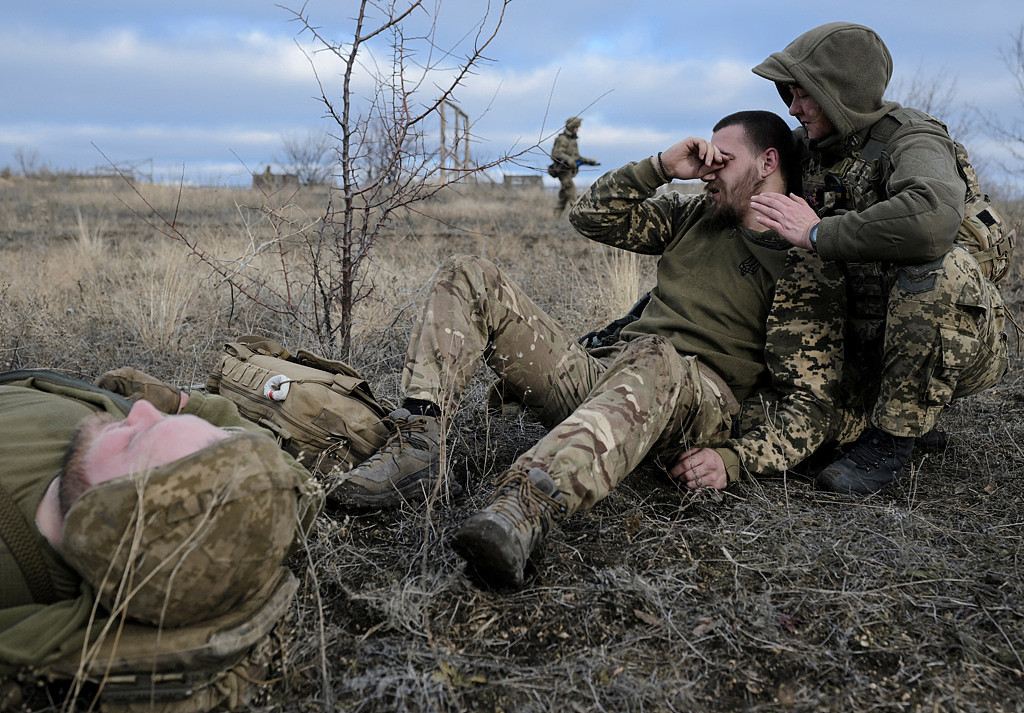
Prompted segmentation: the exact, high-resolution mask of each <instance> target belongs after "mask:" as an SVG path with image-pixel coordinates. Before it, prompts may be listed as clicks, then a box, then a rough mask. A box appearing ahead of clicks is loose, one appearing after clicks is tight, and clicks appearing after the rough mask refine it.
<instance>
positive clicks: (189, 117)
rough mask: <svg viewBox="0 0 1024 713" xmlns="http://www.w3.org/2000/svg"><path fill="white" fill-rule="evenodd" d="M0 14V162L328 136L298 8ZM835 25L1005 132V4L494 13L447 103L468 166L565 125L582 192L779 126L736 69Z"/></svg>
mask: <svg viewBox="0 0 1024 713" xmlns="http://www.w3.org/2000/svg"><path fill="white" fill-rule="evenodd" d="M433 1H436V0H433ZM433 1H432V2H428V4H430V5H431V6H433ZM0 2H2V4H0V8H2V10H0V18H2V22H0V76H2V77H3V79H2V80H0V81H2V83H3V92H2V94H0V96H2V97H3V99H4V111H3V112H2V113H0V167H4V166H9V167H10V168H12V169H13V170H15V171H17V170H19V169H20V168H21V167H22V165H23V164H25V163H28V164H31V165H32V166H34V167H35V168H39V167H46V168H50V169H54V170H63V169H73V170H77V171H83V172H84V171H89V170H92V169H94V168H96V167H103V166H106V165H107V162H108V160H109V161H112V162H114V163H119V164H126V165H138V166H139V167H140V169H141V170H142V171H143V172H145V173H149V174H150V175H152V177H153V178H154V179H155V180H176V179H177V178H178V177H180V176H182V175H184V177H185V178H186V180H189V181H198V182H202V183H207V184H221V183H227V184H238V183H247V182H248V181H249V173H248V172H249V171H261V170H263V169H264V168H265V167H266V166H267V164H268V163H273V162H275V160H276V159H280V158H281V157H282V156H283V152H282V138H283V137H285V136H293V137H294V136H302V135H304V134H306V133H307V132H309V131H323V130H327V129H329V124H328V123H327V122H326V121H325V120H324V119H323V118H322V115H323V106H322V104H321V103H319V102H318V101H317V99H316V97H317V96H318V93H319V90H318V86H317V81H316V76H315V74H314V70H313V66H311V62H312V65H315V66H316V72H317V73H318V74H319V76H320V80H321V81H322V82H323V84H324V86H325V87H326V88H327V89H328V91H329V92H332V93H335V94H336V93H337V92H339V91H340V88H341V80H340V77H339V76H338V74H337V68H336V67H335V66H332V65H331V64H330V63H329V62H328V61H327V60H326V57H324V56H323V55H315V56H309V55H308V52H309V50H310V49H311V47H312V45H311V44H310V41H309V36H308V35H303V34H299V30H300V29H301V28H300V27H299V26H298V25H297V24H296V23H295V22H291V21H290V20H291V19H292V18H293V14H292V13H291V12H289V11H287V10H286V9H285V8H293V9H295V10H298V9H300V8H301V7H302V5H301V3H289V2H288V0H281V2H280V5H283V6H284V8H282V7H280V6H279V5H278V4H276V3H275V2H273V1H272V0H204V1H202V2H200V1H198V0H149V1H147V2H139V0H106V1H104V0H93V1H90V2H72V1H70V0H65V1H62V2H56V1H54V0H32V1H21V2H15V1H14V0H0ZM356 7H357V2H356V1H355V0H340V1H339V0H330V1H329V0H308V2H306V4H305V10H306V12H307V13H308V15H309V16H310V18H311V19H312V21H313V23H314V24H316V25H319V26H320V27H321V31H322V32H323V33H324V34H325V35H327V36H329V37H332V38H334V39H337V40H339V41H340V40H345V39H348V38H350V37H351V36H352V32H353V22H352V20H351V19H350V18H351V16H352V15H354V13H355V9H356ZM485 7H486V0H445V2H444V3H443V5H442V8H441V21H440V27H441V28H442V32H443V33H444V34H445V36H446V37H448V38H449V39H452V38H456V37H458V36H461V35H463V34H465V33H466V32H468V31H470V30H471V29H472V24H473V22H472V21H473V20H476V19H479V18H480V17H481V14H482V8H485ZM836 20H844V21H850V22H858V23H861V24H865V25H868V26H870V27H872V28H874V29H875V30H877V31H878V32H879V34H880V35H881V36H882V38H883V39H884V40H885V42H886V43H887V45H888V46H889V49H890V51H891V52H892V54H893V58H894V62H895V67H896V68H895V75H894V80H893V85H891V87H892V88H893V89H894V90H895V91H897V92H898V91H900V90H901V89H905V88H906V87H908V86H909V85H910V84H911V83H912V82H913V81H914V79H915V77H916V78H919V79H920V78H924V79H926V80H930V81H934V82H937V83H938V85H939V86H941V87H946V88H952V89H953V90H954V93H955V97H956V103H957V105H958V106H957V110H958V112H959V111H962V110H963V109H966V108H967V107H977V108H978V109H979V110H982V111H984V112H986V113H990V114H992V115H994V116H996V117H997V118H998V119H1000V120H1002V121H1004V122H1011V121H1017V120H1019V119H1020V117H1021V115H1022V114H1024V107H1022V100H1021V97H1020V94H1019V91H1018V89H1017V88H1016V85H1015V83H1014V78H1013V77H1012V76H1011V75H1010V73H1009V72H1008V70H1007V69H1006V67H1005V64H1004V62H1003V61H1002V60H1001V58H1000V52H1001V51H1002V52H1004V53H1005V52H1006V51H1008V50H1009V49H1010V48H1011V43H1012V41H1013V37H1014V35H1015V33H1016V31H1017V29H1018V28H1019V27H1020V26H1021V25H1022V24H1024V3H1021V1H1020V0H972V1H970V2H964V0H931V1H927V2H925V1H923V0H922V1H920V2H907V1H906V0H859V2H855V3H835V2H819V3H807V2H800V3H796V2H783V1H781V0H776V1H775V2H769V1H768V0H721V1H720V2H690V1H687V0H660V1H658V2H655V1H646V0H633V1H632V2H623V1H622V0H614V1H613V0H588V1H587V2H576V1H575V0H546V1H544V2H541V1H540V0H513V1H512V3H511V5H510V6H509V8H508V10H507V13H506V16H505V19H504V23H503V25H502V27H501V29H500V32H499V36H498V39H497V40H496V41H495V42H494V43H493V44H492V46H491V48H490V50H489V51H488V53H487V55H488V57H489V58H490V59H491V60H493V61H492V62H490V63H488V64H486V65H484V66H481V67H480V68H478V70H477V72H476V74H475V75H474V76H472V77H470V78H468V80H467V81H466V83H465V86H464V87H463V88H462V89H461V90H460V91H459V93H458V94H457V97H456V98H457V100H458V102H459V104H460V106H461V108H462V109H463V110H464V111H465V112H467V114H468V115H469V116H470V120H471V121H473V122H474V133H475V135H476V137H477V141H476V142H475V143H474V144H473V147H472V153H473V156H474V158H477V159H480V160H487V159H489V158H494V157H495V156H498V155H500V154H502V153H503V152H505V151H506V150H508V149H509V147H511V146H514V145H518V146H524V145H530V144H533V143H536V142H541V143H542V145H543V146H544V147H545V148H550V145H551V141H552V138H551V137H553V135H554V133H556V132H557V131H558V129H559V128H560V127H561V126H562V124H563V122H564V121H565V119H566V117H568V116H571V115H574V114H581V115H582V116H583V117H584V121H583V126H582V129H581V131H580V149H581V152H582V153H583V154H584V155H585V156H593V157H596V158H598V159H599V160H600V161H601V163H602V167H601V168H598V169H590V175H586V174H585V175H584V176H583V177H582V178H583V182H586V181H587V180H589V179H592V178H593V177H595V176H596V175H598V174H599V173H600V172H601V171H603V170H605V169H608V168H613V167H616V166H619V165H621V164H624V163H626V162H627V161H630V160H638V159H641V158H643V157H645V156H648V155H651V154H652V153H655V152H657V151H658V150H661V149H664V148H666V147H667V146H669V145H671V144H672V143H673V142H675V141H676V140H678V139H681V138H683V137H685V136H688V135H699V136H707V135H709V134H710V127H711V125H712V124H713V123H714V122H715V120H717V119H718V118H720V117H721V116H723V115H725V114H727V113H730V112H732V111H736V110H739V109H751V108H758V109H771V110H774V111H777V112H779V113H780V114H783V115H785V106H784V105H783V104H782V101H781V100H780V99H779V96H778V94H777V93H776V91H775V88H774V87H773V86H772V85H771V84H770V83H769V82H767V81H765V80H763V79H760V78H759V77H757V76H755V75H754V74H752V73H751V71H750V69H751V67H752V66H753V65H755V64H757V63H758V62H760V61H761V60H762V59H764V58H765V57H766V56H768V55H769V54H770V53H771V52H773V51H777V50H780V49H782V48H783V47H784V46H785V45H786V44H788V43H789V42H790V41H791V40H792V39H793V38H794V37H796V36H797V35H798V34H800V33H801V32H803V31H805V30H807V29H809V28H811V27H814V26H816V25H819V24H822V23H825V22H832V21H836ZM304 50H305V51H304ZM386 58H387V54H386V53H383V52H382V53H381V54H380V56H378V57H377V60H378V61H381V60H383V59H386ZM892 95H893V91H891V92H890V98H895V99H899V98H901V97H899V96H892ZM429 98H430V97H429V96H428V95H427V94H424V95H423V97H422V99H423V101H426V100H427V99H429ZM787 118H788V117H787ZM942 118H947V117H942ZM953 118H955V117H953ZM951 119H952V118H947V120H948V121H950V123H953V122H952V120H951ZM790 123H791V124H793V122H792V121H790ZM968 139H969V140H968V148H969V149H970V150H971V152H972V155H976V157H977V158H978V160H979V161H980V162H991V161H992V160H993V157H994V156H996V155H998V153H999V152H998V150H997V147H996V146H995V145H994V144H993V142H992V140H991V139H990V138H989V137H988V136H986V135H985V133H984V132H982V131H978V130H977V129H976V130H975V131H974V132H973V133H972V135H971V136H969V137H968ZM529 162H530V163H532V164H533V165H534V166H541V165H546V163H547V160H546V158H545V157H543V156H534V157H533V158H532V159H530V161H529ZM278 167H279V166H278V165H277V164H276V163H275V168H278ZM508 171H509V172H514V173H522V172H525V170H524V169H522V168H516V167H510V168H509V169H508Z"/></svg>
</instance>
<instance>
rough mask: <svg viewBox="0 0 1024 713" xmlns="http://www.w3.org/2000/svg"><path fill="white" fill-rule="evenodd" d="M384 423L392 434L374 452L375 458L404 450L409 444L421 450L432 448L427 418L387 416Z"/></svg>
mask: <svg viewBox="0 0 1024 713" xmlns="http://www.w3.org/2000/svg"><path fill="white" fill-rule="evenodd" d="M382 423H383V424H384V425H385V426H386V427H387V429H388V431H390V432H391V435H389V436H388V438H387V440H386V441H384V445H383V446H381V447H380V448H379V449H378V450H377V452H376V453H374V454H373V456H372V458H373V459H380V458H381V457H383V456H384V455H385V454H386V453H392V452H394V451H403V450H405V449H406V446H407V445H408V447H410V448H417V449H419V450H424V451H425V450H430V447H431V445H432V444H431V443H430V442H429V441H428V439H427V438H426V433H427V422H426V420H424V419H422V418H412V419H405V418H390V417H387V416H385V417H384V420H383V421H382Z"/></svg>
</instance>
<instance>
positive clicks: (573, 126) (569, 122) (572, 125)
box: [565, 116, 583, 134]
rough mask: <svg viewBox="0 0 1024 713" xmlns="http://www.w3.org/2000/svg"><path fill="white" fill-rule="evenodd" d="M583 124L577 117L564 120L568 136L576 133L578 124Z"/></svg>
mask: <svg viewBox="0 0 1024 713" xmlns="http://www.w3.org/2000/svg"><path fill="white" fill-rule="evenodd" d="M582 123H583V119H581V118H579V117H578V116H570V117H569V118H568V119H566V120H565V130H566V131H568V132H569V133H570V134H573V133H576V131H578V130H579V128H580V124H582Z"/></svg>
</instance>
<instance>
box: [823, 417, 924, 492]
mask: <svg viewBox="0 0 1024 713" xmlns="http://www.w3.org/2000/svg"><path fill="white" fill-rule="evenodd" d="M916 442H917V439H916V438H914V437H913V436H909V437H904V436H893V435H892V434H890V433H886V432H885V431H883V430H881V429H879V428H869V429H868V430H867V431H865V432H864V433H863V434H861V436H860V438H858V439H857V440H856V441H855V442H854V444H853V446H852V447H851V448H849V449H848V450H847V452H846V454H845V455H844V456H842V457H841V458H840V459H839V460H837V461H836V462H834V463H833V464H832V465H830V466H827V467H826V468H825V469H823V470H822V471H821V472H820V473H819V474H818V475H817V477H816V478H815V481H814V484H815V485H816V486H817V487H819V488H821V489H822V490H831V491H834V492H837V493H856V494H859V495H869V494H870V493H876V492H878V491H879V490H881V489H882V488H885V487H886V486H888V485H891V484H893V483H897V482H899V479H900V477H901V476H902V475H903V471H904V469H905V468H906V466H907V463H908V462H909V461H910V454H911V453H912V452H913V451H914V445H915V443H916Z"/></svg>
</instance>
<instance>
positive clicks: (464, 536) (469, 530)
mask: <svg viewBox="0 0 1024 713" xmlns="http://www.w3.org/2000/svg"><path fill="white" fill-rule="evenodd" d="M507 539H508V535H507V533H506V532H505V531H504V530H503V529H502V528H501V527H499V526H498V525H496V524H494V523H493V522H491V521H489V520H477V521H474V520H473V519H472V518H471V519H470V520H469V521H467V522H466V523H465V524H464V525H463V526H462V527H460V528H459V530H458V532H456V533H455V535H454V536H453V537H452V549H453V550H455V552H456V553H457V554H458V555H459V556H460V557H462V559H464V560H466V563H467V564H468V565H469V566H470V568H472V570H473V571H474V572H475V573H476V574H477V575H478V576H479V577H480V579H482V580H484V581H485V582H486V583H487V584H489V585H491V586H493V587H505V588H514V589H518V588H519V587H522V586H523V566H525V563H524V565H520V564H519V562H518V558H517V557H516V556H515V554H514V553H512V552H511V551H509V548H508V547H502V545H501V544H500V543H501V542H503V541H507Z"/></svg>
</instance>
